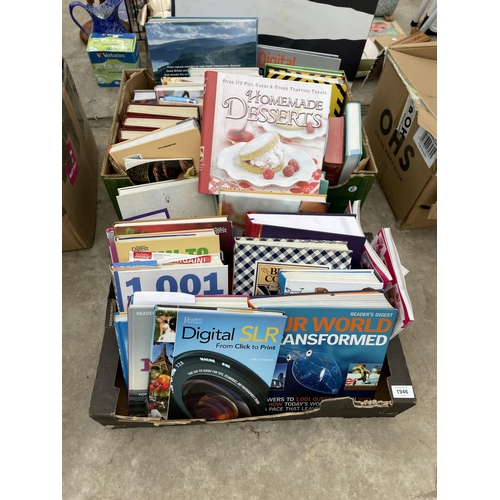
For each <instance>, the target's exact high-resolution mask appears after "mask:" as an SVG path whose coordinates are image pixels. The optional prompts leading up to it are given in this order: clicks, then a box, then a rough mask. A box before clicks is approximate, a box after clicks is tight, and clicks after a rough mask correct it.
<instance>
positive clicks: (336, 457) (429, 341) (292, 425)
mask: <svg viewBox="0 0 500 500" xmlns="http://www.w3.org/2000/svg"><path fill="white" fill-rule="evenodd" d="M420 3H421V2H420V0H400V1H399V4H398V6H397V8H396V11H395V13H394V16H395V18H396V20H397V21H398V23H399V24H400V25H401V27H402V28H403V29H404V30H405V32H406V33H407V34H409V33H410V20H411V18H412V17H413V15H414V13H415V12H416V9H417V8H418V6H419V5H420ZM62 4H63V5H62V55H63V56H64V57H65V58H66V60H67V62H68V64H69V67H70V70H71V72H72V74H73V77H74V80H75V83H76V86H77V89H78V92H79V95H80V98H81V100H82V103H83V106H84V109H85V110H86V113H87V116H88V117H89V118H91V123H92V126H93V131H94V135H95V138H96V141H97V144H98V147H99V152H100V156H99V163H98V165H96V169H98V170H99V171H100V166H101V162H102V158H103V155H104V152H105V149H106V146H107V140H108V134H109V128H110V125H111V116H112V114H113V111H114V106H115V103H116V98H117V94H118V90H117V89H104V88H99V87H98V86H97V84H96V81H95V78H94V75H93V73H92V69H91V66H90V62H89V60H88V58H87V54H86V51H85V46H84V44H83V43H82V42H81V40H80V38H79V35H78V28H77V27H76V25H75V24H74V23H73V21H72V20H71V18H70V16H69V12H68V4H69V1H68V0H63V2H62ZM75 12H76V10H75ZM81 17H84V16H81ZM361 83H362V80H356V81H355V82H354V85H353V87H352V92H353V95H354V97H355V98H356V99H359V100H361V102H362V103H363V104H365V105H369V104H370V101H371V97H372V94H373V91H374V89H375V87H376V83H377V82H373V83H370V84H367V85H361ZM115 220H116V215H115V213H114V210H113V207H112V205H111V202H110V200H109V197H108V194H107V192H106V190H105V188H104V184H103V183H102V181H101V179H100V178H99V179H98V194H97V228H96V235H95V242H94V245H93V246H92V247H91V248H89V249H86V250H79V251H73V252H65V253H63V254H62V312H63V314H62V355H63V360H62V398H63V399H62V401H63V406H62V410H63V413H62V492H63V498H65V499H68V500H87V499H89V500H90V499H97V498H98V499H117V500H118V499H132V498H139V497H141V496H144V495H146V496H150V495H154V496H156V497H159V498H177V499H187V498H194V499H198V498H204V499H207V500H208V499H216V498H217V499H219V498H222V499H224V500H226V499H245V500H252V499H271V498H272V499H275V500H282V499H303V498H319V499H323V498H336V499H339V500H342V499H350V500H353V499H361V498H363V499H365V498H370V500H387V499H388V500H404V499H421V500H423V499H429V498H436V497H437V387H436V384H437V338H436V337H437V327H436V319H437V293H436V282H437V279H436V276H437V267H436V265H437V242H436V235H437V230H436V228H425V229H412V230H406V231H402V230H399V229H398V228H397V225H396V220H395V217H394V215H393V213H392V210H391V208H390V206H389V204H388V202H387V200H386V198H385V195H384V193H383V191H382V190H381V189H380V186H379V185H378V183H377V182H375V183H374V185H373V188H372V190H371V191H370V193H369V195H368V198H367V200H366V203H365V205H364V207H363V212H362V214H361V220H362V224H363V228H364V230H365V231H369V232H373V233H375V232H376V231H378V229H380V228H381V227H390V228H391V229H392V232H393V235H394V239H395V242H396V245H397V248H398V251H399V254H400V257H401V260H402V263H403V265H404V266H405V267H407V268H408V269H409V273H408V275H407V286H408V290H409V293H410V296H411V300H412V303H413V308H414V313H415V322H414V323H413V324H412V325H410V326H409V327H408V328H407V329H406V330H405V331H404V332H403V333H402V334H401V341H402V345H403V349H404V351H405V356H406V360H407V363H408V368H409V371H410V374H411V377H412V380H413V384H414V389H415V393H416V396H417V399H418V402H417V405H416V406H415V407H413V408H411V409H410V410H408V411H406V412H404V413H402V414H400V415H398V416H396V417H394V418H366V419H343V418H335V419H326V418H323V419H315V420H310V421H288V422H253V423H252V425H249V424H248V423H242V424H237V423H236V424H231V425H216V426H192V427H189V428H184V427H165V428H161V429H156V428H153V429H112V430H111V429H107V428H105V427H103V426H101V425H100V424H98V423H97V422H95V421H94V420H92V419H91V418H90V417H89V416H88V408H89V402H90V396H91V393H92V388H93V384H94V378H95V373H96V367H97V362H98V358H99V352H100V347H101V341H102V336H103V327H104V317H105V306H106V296H107V291H108V286H109V279H110V275H109V269H108V264H109V251H108V247H107V242H106V238H105V229H106V228H107V227H109V226H110V225H111V224H112V223H113V222H114V221H115Z"/></svg>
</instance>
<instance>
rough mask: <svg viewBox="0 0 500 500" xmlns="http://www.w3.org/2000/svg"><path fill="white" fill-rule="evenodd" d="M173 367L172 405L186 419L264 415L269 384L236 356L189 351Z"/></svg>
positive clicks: (223, 418) (220, 418)
mask: <svg viewBox="0 0 500 500" xmlns="http://www.w3.org/2000/svg"><path fill="white" fill-rule="evenodd" d="M174 368H175V375H174V377H173V379H172V386H173V390H172V391H171V393H170V397H171V403H170V404H171V405H172V403H173V406H176V407H177V409H178V412H179V413H181V414H183V416H184V417H185V418H202V419H205V420H228V419H232V418H241V417H251V416H257V415H263V414H264V411H265V407H266V404H267V394H268V392H269V386H268V385H267V384H266V383H265V382H264V381H263V380H262V379H261V378H260V377H259V376H257V375H256V374H255V373H254V372H252V371H251V370H250V369H248V368H247V367H246V366H245V365H243V364H241V363H239V362H237V361H235V360H234V359H231V358H228V357H227V356H224V355H222V354H218V353H213V352H204V351H203V352H202V351H195V352H188V353H183V354H181V355H179V356H178V357H177V358H176V359H175V363H174ZM177 418H179V417H177Z"/></svg>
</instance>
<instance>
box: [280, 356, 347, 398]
mask: <svg viewBox="0 0 500 500" xmlns="http://www.w3.org/2000/svg"><path fill="white" fill-rule="evenodd" d="M283 354H284V356H285V358H286V361H287V362H292V375H293V376H294V377H295V380H297V382H298V383H299V384H301V385H303V386H304V387H307V388H308V389H312V390H313V391H316V392H323V393H325V394H337V393H338V392H339V390H340V388H341V387H342V372H341V371H340V368H339V365H338V364H337V362H336V361H335V360H334V359H333V358H332V357H331V356H328V355H327V354H323V353H317V352H314V351H313V350H312V349H309V350H308V351H306V352H301V351H294V350H283V349H282V351H281V352H280V356H282V355H283Z"/></svg>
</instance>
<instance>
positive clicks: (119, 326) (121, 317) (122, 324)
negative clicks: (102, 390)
mask: <svg viewBox="0 0 500 500" xmlns="http://www.w3.org/2000/svg"><path fill="white" fill-rule="evenodd" d="M113 323H114V325H115V331H116V341H117V343H118V353H119V354H120V363H121V367H122V372H123V379H124V380H125V386H126V387H127V389H128V321H127V315H126V314H124V313H118V312H117V313H115V314H114V318H113Z"/></svg>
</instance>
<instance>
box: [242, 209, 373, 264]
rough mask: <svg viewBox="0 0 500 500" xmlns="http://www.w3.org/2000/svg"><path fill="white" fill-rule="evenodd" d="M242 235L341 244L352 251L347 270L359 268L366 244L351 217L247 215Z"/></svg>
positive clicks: (334, 215)
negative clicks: (333, 241) (331, 241)
mask: <svg viewBox="0 0 500 500" xmlns="http://www.w3.org/2000/svg"><path fill="white" fill-rule="evenodd" d="M245 234H246V236H247V237H252V238H297V239H305V240H308V239H315V240H337V241H344V242H346V243H347V246H348V247H349V250H351V251H352V254H351V266H350V267H353V268H357V267H359V260H360V257H361V253H362V252H363V248H364V245H365V242H366V237H365V235H364V233H363V231H362V229H361V228H360V227H359V225H358V223H357V221H356V217H355V216H354V215H347V214H332V213H327V214H324V213H314V214H313V213H295V214H287V213H285V214H283V213H271V212H252V213H247V224H246V232H245Z"/></svg>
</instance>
